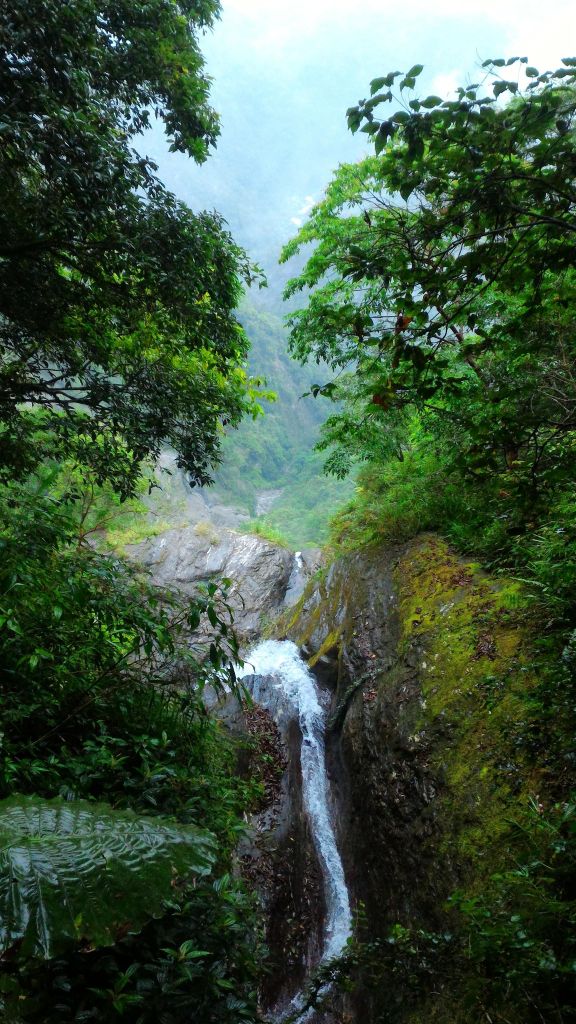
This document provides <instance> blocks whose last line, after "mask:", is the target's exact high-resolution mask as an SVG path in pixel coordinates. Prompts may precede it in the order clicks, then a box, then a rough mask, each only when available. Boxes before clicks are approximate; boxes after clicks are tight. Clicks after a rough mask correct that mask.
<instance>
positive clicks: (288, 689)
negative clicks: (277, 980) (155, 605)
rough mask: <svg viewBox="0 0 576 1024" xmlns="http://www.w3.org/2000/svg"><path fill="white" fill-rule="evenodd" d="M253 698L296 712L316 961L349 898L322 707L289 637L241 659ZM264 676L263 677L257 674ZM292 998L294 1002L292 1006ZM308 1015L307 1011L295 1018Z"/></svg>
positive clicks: (335, 943) (330, 946) (339, 939)
mask: <svg viewBox="0 0 576 1024" xmlns="http://www.w3.org/2000/svg"><path fill="white" fill-rule="evenodd" d="M251 675H254V676H255V677H256V678H255V679H254V681H253V684H252V696H253V697H254V700H255V701H257V702H258V703H259V704H261V705H262V706H263V707H265V708H267V709H268V710H269V711H270V713H271V714H272V716H273V717H276V718H278V717H279V716H281V717H283V716H285V715H286V712H288V713H292V714H294V716H296V715H297V716H298V720H299V723H300V731H301V734H302V748H301V755H300V759H301V767H302V793H303V801H304V808H305V811H306V813H307V815H308V818H309V821H310V827H311V831H312V834H313V838H314V844H315V847H316V851H317V854H318V860H319V862H320V867H321V871H322V877H323V882H324V892H325V900H326V924H325V934H324V945H323V951H322V960H329V959H331V958H332V957H335V956H337V955H338V954H339V953H340V952H341V951H342V949H343V947H344V945H345V943H346V940H347V939H348V937H349V935H350V934H351V921H352V919H351V914H350V902H349V899H348V889H347V887H346V881H345V879H344V869H343V866H342V860H341V858H340V854H339V852H338V847H337V845H336V836H335V834H334V828H333V826H332V821H331V815H330V804H329V789H328V780H327V777H326V764H325V747H324V731H325V712H324V710H323V708H322V706H321V703H320V700H319V697H318V691H317V687H316V683H315V681H314V678H313V676H312V675H311V673H310V672H309V671H308V669H307V668H306V665H305V664H304V662H303V661H302V659H301V658H300V655H299V653H298V648H297V646H296V644H294V643H292V642H291V641H288V640H285V641H277V640H266V641H264V642H263V643H261V644H259V645H258V647H256V648H255V650H254V651H252V653H251V654H250V655H249V656H248V658H247V659H246V666H245V670H244V678H245V679H246V682H248V678H247V677H249V676H251ZM260 677H264V678H260ZM297 1005H298V1000H297V1001H296V1002H295V1004H294V1006H295V1007H297ZM300 1019H301V1020H306V1019H308V1015H307V1016H305V1017H302V1018H300Z"/></svg>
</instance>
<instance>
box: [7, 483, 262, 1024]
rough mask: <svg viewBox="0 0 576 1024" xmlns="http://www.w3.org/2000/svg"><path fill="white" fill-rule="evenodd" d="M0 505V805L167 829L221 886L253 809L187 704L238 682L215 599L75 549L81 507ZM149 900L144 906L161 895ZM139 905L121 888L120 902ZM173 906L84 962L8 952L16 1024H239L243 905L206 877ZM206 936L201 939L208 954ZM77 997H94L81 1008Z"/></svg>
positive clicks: (175, 893)
mask: <svg viewBox="0 0 576 1024" xmlns="http://www.w3.org/2000/svg"><path fill="white" fill-rule="evenodd" d="M0 498H1V500H2V524H3V528H2V536H1V538H0V540H1V546H2V560H1V570H0V593H1V594H2V598H1V603H2V607H1V610H0V624H1V628H2V632H1V637H2V652H3V671H2V684H1V687H0V709H1V716H2V745H1V750H0V758H1V764H0V779H1V790H2V796H4V797H9V796H11V795H12V794H14V793H25V794H26V793H27V794H38V795H39V796H42V797H47V798H53V797H55V796H60V797H63V798H65V799H66V801H78V800H89V801H94V800H96V801H107V803H108V804H110V805H111V806H112V807H113V808H115V809H117V808H131V809H132V810H133V811H134V812H136V813H138V814H142V813H144V814H147V815H158V814H163V815H166V814H169V815H173V816H175V818H176V819H177V821H178V822H180V823H182V824H183V825H185V826H188V825H195V826H197V827H200V828H202V829H209V830H210V832H212V833H213V834H214V835H215V837H216V848H215V852H216V856H217V869H216V870H217V871H218V873H219V874H220V873H221V872H222V870H223V869H224V867H225V865H226V864H227V862H228V859H229V857H230V853H231V851H232V850H233V849H234V847H235V845H236V843H237V841H238V835H239V832H240V830H241V828H242V826H241V823H240V813H241V810H242V809H243V808H244V807H245V806H246V804H247V803H248V802H249V800H250V799H251V787H250V785H249V784H248V783H244V782H243V781H242V780H240V779H237V778H235V775H234V763H235V754H234V751H233V749H232V748H231V746H230V745H229V744H228V743H227V742H226V741H225V739H224V737H223V736H222V735H221V733H220V730H219V728H218V725H217V723H216V722H215V721H214V720H213V719H212V718H211V717H210V716H208V715H207V713H206V711H205V709H204V706H203V703H202V699H201V695H202V690H203V688H204V686H205V685H206V684H207V683H210V684H211V685H215V686H216V687H217V688H221V687H222V684H223V682H224V681H226V682H227V683H228V684H230V685H232V686H234V685H235V680H234V670H233V664H232V662H231V659H233V658H234V657H235V656H236V648H235V641H234V637H233V633H232V632H231V617H230V614H229V612H228V610H227V607H226V604H225V599H224V597H223V596H221V594H220V592H218V591H217V588H216V587H215V585H211V586H210V588H209V589H208V590H206V591H205V592H204V593H203V594H202V593H199V594H198V597H197V598H196V599H195V600H193V601H191V602H188V603H187V604H182V602H181V601H180V600H178V599H177V598H176V596H175V595H170V594H159V593H158V592H156V591H155V590H154V589H153V588H151V587H150V585H149V584H148V583H147V582H146V581H145V580H144V579H142V578H141V577H140V576H139V575H138V574H137V573H136V572H135V570H134V569H133V568H130V567H129V566H128V565H127V564H125V563H124V562H122V561H121V560H120V559H118V558H112V557H111V556H107V555H103V554H101V553H99V552H97V551H96V550H94V549H93V548H92V547H91V546H89V545H86V544H80V545H78V532H77V530H78V514H77V503H76V502H75V501H73V500H70V498H69V499H68V500H64V498H63V496H62V494H60V495H55V494H54V493H53V492H51V491H50V490H47V489H46V487H45V481H44V482H40V483H38V482H36V485H33V483H32V482H31V483H29V484H28V485H27V486H26V487H22V486H20V485H15V484H14V485H12V486H11V487H10V488H4V489H3V491H2V493H1V495H0ZM204 619H205V620H206V622H204ZM200 622H202V632H203V633H204V632H205V630H206V628H207V627H208V625H212V628H213V631H214V636H213V641H212V646H211V647H210V649H209V651H208V652H206V651H205V650H203V649H200V648H199V646H198V645H197V644H196V643H195V641H194V629H195V628H196V627H197V626H198V624H199V623H200ZM207 653H208V654H209V655H210V657H209V658H208V660H207V661H206V660H205V656H206V654H207ZM34 799H35V800H36V799H37V797H36V796H35V797H34ZM66 806H70V808H73V807H74V803H71V804H69V805H68V804H67V805H66ZM94 806H95V807H96V806H97V805H94ZM174 828H179V826H176V825H174ZM149 881H150V879H149ZM153 889H154V887H152V886H150V885H149V886H148V888H147V890H146V899H141V903H142V905H143V906H147V907H150V906H152V905H154V904H155V900H156V899H160V898H162V897H163V896H164V895H165V891H163V890H162V891H161V890H160V889H158V890H157V891H156V892H155V891H153ZM138 891H139V889H138V884H135V885H134V887H133V895H134V898H135V897H136V894H137V892H138ZM130 898H131V896H130V890H128V888H127V889H126V899H127V900H130ZM169 901H170V907H168V908H167V910H166V912H165V914H164V915H163V916H162V917H161V918H160V919H159V920H158V921H157V922H153V923H152V924H150V925H149V926H147V927H146V928H145V930H144V932H143V933H142V936H143V938H138V939H136V938H130V937H129V936H127V937H126V938H123V937H121V936H118V941H117V942H116V944H115V945H114V947H113V948H112V949H110V950H109V951H102V952H99V953H96V952H92V953H91V955H90V957H86V955H85V953H82V951H81V950H82V947H72V948H70V949H69V950H68V951H67V952H66V955H65V957H64V958H63V957H62V956H60V958H59V959H54V960H50V961H48V962H47V963H46V965H45V966H44V967H40V966H39V964H38V962H37V961H36V960H35V959H29V958H26V957H24V956H23V955H20V954H19V955H17V956H13V955H11V956H10V957H9V958H8V960H7V961H6V963H5V965H4V973H3V975H2V977H1V978H0V991H1V992H4V993H5V997H6V1000H8V1002H7V1003H6V1006H7V1007H11V1008H12V1010H11V1011H10V1012H13V1019H14V1020H26V1021H30V1022H33V1024H40V1022H42V1024H44V1022H46V1021H49V1020H53V1021H57V1020H58V1021H59V1020H66V1019H71V1020H72V1019H81V1016H80V1017H76V1015H77V1014H78V1013H79V1014H80V1015H82V1013H83V1012H84V1010H83V1009H82V1008H83V1007H85V1008H86V1017H85V1019H86V1020H91V1019H94V1017H95V1016H96V1018H98V1017H99V1016H100V1017H101V1015H102V1014H109V1015H110V1018H111V1019H114V1018H115V1016H116V1014H117V1013H120V1011H122V1012H123V1013H125V1014H128V1013H133V1014H134V1016H133V1018H131V1019H133V1020H134V1021H136V1020H140V1019H147V1020H156V1019H161V1018H162V1015H164V1016H165V1018H166V1019H170V1020H172V1021H177V1022H178V1024H180V1022H184V1021H186V1020H188V1019H189V1016H190V1012H191V1011H192V1010H193V1008H194V1007H195V1006H196V1005H201V1006H202V1007H206V1006H207V1005H212V1004H213V1005H214V1011H213V1019H214V1020H226V1021H229V1022H232V1021H237V1020H242V1019H251V1018H250V1016H249V1013H252V1010H250V1011H249V1010H248V1009H245V1017H242V1014H241V1012H240V1010H235V1009H234V1007H233V1001H234V999H237V1000H238V1001H239V1002H240V1003H242V1005H244V1007H245V1008H246V1007H250V1006H252V1007H253V996H252V995H250V992H253V989H254V977H255V972H256V969H257V967H256V965H257V963H258V959H259V957H260V954H259V953H258V947H257V944H255V922H254V920H253V917H252V911H251V909H250V906H249V903H247V901H246V898H245V896H244V895H243V894H242V892H241V891H240V890H239V888H238V886H237V885H236V884H235V883H231V882H226V883H225V884H224V885H223V886H222V887H216V888H214V878H212V879H211V881H210V882H209V883H206V885H203V886H196V888H193V889H192V890H190V889H189V887H187V886H182V887H172V886H170V897H169ZM155 905H156V906H158V904H155ZM86 913H87V917H86V920H88V911H87V912H86ZM202 922H206V929H207V931H208V932H210V929H212V931H211V932H210V934H211V935H212V939H211V940H210V941H211V944H210V945H206V941H208V939H207V937H206V936H205V934H204V929H203V924H202ZM209 922H212V924H210V923H209ZM79 929H80V931H81V924H80V925H79ZM216 937H217V938H216ZM183 943H189V945H188V946H186V947H185V949H184V952H183V953H182V954H180V953H179V952H178V950H179V948H180V946H181V945H182V944H183ZM202 950H208V951H211V952H210V957H211V959H210V960H208V959H207V958H206V963H205V962H204V958H203V957H202V956H198V957H197V956H196V955H195V953H196V952H197V951H202ZM208 963H209V964H210V968H209V969H208V967H207V964H208ZM201 966H202V969H201ZM91 987H93V988H95V989H98V988H101V989H102V991H101V992H100V994H93V995H91V996H88V995H87V993H88V991H89V989H90V988H91ZM10 993H12V995H10ZM87 999H88V1003H87V1002H86V1000H87ZM12 1000H13V1002H12ZM242 1001H243V1002H242ZM16 1008H17V1012H16ZM8 1012H9V1011H8V1010H6V1013H8ZM242 1012H244V1011H242ZM147 1013H149V1016H148V1017H145V1014H147ZM154 1014H156V1016H154ZM235 1014H236V1016H235ZM143 1015H144V1016H143ZM7 1019H10V1017H8V1018H7ZM105 1019H106V1018H105ZM128 1019H130V1018H128Z"/></svg>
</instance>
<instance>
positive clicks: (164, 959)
mask: <svg viewBox="0 0 576 1024" xmlns="http://www.w3.org/2000/svg"><path fill="white" fill-rule="evenodd" d="M254 936H255V921H254V914H253V910H252V907H251V904H250V901H249V900H248V898H247V897H246V895H245V893H243V892H242V891H241V889H240V888H239V886H238V884H237V883H234V882H233V881H231V879H230V878H229V877H228V876H227V875H221V876H220V877H218V878H216V879H214V880H204V879H199V880H198V882H197V884H196V885H195V886H194V887H193V888H189V889H188V890H187V891H186V893H185V894H183V898H181V899H180V900H178V901H173V902H172V905H171V907H170V908H169V912H168V913H167V914H166V915H165V916H164V917H163V918H162V919H161V920H159V921H155V922H153V923H152V924H150V925H149V926H148V927H147V928H145V929H144V931H143V932H141V933H140V934H139V935H138V936H127V937H126V938H124V939H121V940H120V941H119V942H117V943H116V944H115V945H114V946H113V947H111V948H110V947H109V948H106V949H100V950H94V951H92V952H90V954H89V955H87V953H86V950H82V949H81V948H80V949H78V950H76V951H75V952H72V953H70V954H69V955H68V956H67V957H66V958H64V957H60V958H56V959H54V960H49V961H44V962H38V961H27V962H26V961H24V962H20V964H19V965H18V969H17V968H15V967H14V965H11V968H10V969H9V970H8V971H7V972H6V973H5V974H4V977H3V978H0V1007H1V1008H2V1010H3V1012H4V1014H5V1019H6V1020H9V1021H10V1022H11V1024H12V1022H13V1024H15V1022H16V1021H19V1022H22V1024H24V1022H25V1024H62V1022H64V1021H76V1022H82V1024H85V1022H89V1021H95V1020H98V1021H115V1020H117V1019H119V1018H122V1020H124V1021H127V1022H128V1024H157V1022H158V1021H162V1022H166V1024H185V1022H188V1021H189V1020H190V1016H191V1014H193V1015H195V1014H196V1015H197V1019H199V1020H203V1021H211V1022H218V1024H220V1022H222V1024H254V1022H255V1021H256V1019H257V1018H256V1010H255V1001H256V1000H255V984H256V977H257V971H258V967H259V964H258V958H259V955H260V950H259V948H258V946H255V942H254Z"/></svg>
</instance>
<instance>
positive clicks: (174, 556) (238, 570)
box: [130, 523, 294, 644]
mask: <svg viewBox="0 0 576 1024" xmlns="http://www.w3.org/2000/svg"><path fill="white" fill-rule="evenodd" d="M130 554H131V556H132V557H133V558H134V559H135V560H136V561H138V562H140V563H141V564H143V565H144V566H146V568H148V569H149V570H150V571H151V574H152V581H153V583H155V584H156V585H158V586H159V587H163V588H165V589H170V590H173V589H176V590H179V591H180V592H182V593H183V594H185V595H193V594H194V593H195V592H196V588H197V585H198V583H199V582H202V581H207V580H218V579H222V578H228V579H231V580H232V588H231V591H230V604H231V605H232V607H233V609H234V622H235V628H236V631H237V634H238V636H239V638H240V640H241V642H242V643H243V644H250V643H252V642H253V641H254V640H255V639H256V638H257V637H258V636H259V635H260V634H261V632H262V628H263V626H264V625H265V623H266V621H267V620H268V619H269V618H271V617H272V616H273V615H275V614H277V613H278V611H279V610H280V609H281V608H282V606H283V602H284V597H285V594H286V591H287V588H288V583H289V580H290V576H291V573H292V569H293V565H294V555H293V553H292V552H291V551H288V550H286V549H285V548H281V547H278V546H277V545H276V544H271V543H270V542H269V541H266V540H262V539H261V538H260V537H255V536H252V535H250V534H240V533H235V532H234V531H233V530H228V529H226V528H219V527H216V526H214V525H213V524H211V523H197V524H196V525H195V526H185V527H181V528H178V529H173V530H168V531H166V532H165V533H163V534H161V535H160V536H158V537H152V538H150V539H149V540H146V541H145V542H144V543H142V544H138V545H135V546H134V547H132V548H131V550H130Z"/></svg>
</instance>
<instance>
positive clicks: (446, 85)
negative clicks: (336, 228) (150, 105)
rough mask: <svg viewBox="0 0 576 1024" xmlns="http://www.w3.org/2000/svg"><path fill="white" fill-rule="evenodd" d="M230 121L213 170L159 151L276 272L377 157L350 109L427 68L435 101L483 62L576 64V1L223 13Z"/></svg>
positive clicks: (214, 56)
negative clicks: (352, 125) (376, 87)
mask: <svg viewBox="0 0 576 1024" xmlns="http://www.w3.org/2000/svg"><path fill="white" fill-rule="evenodd" d="M203 49H204V52H205V54H206V58H207V64H208V71H209V73H210V74H211V76H212V77H213V79H214V84H213V93H212V99H213V105H214V106H215V107H216V109H217V110H218V111H219V112H220V115H221V119H222V136H221V138H220V141H219V144H218V149H217V152H216V153H215V154H214V155H213V156H212V157H211V159H210V160H209V161H208V162H207V163H206V164H204V165H203V167H201V168H196V167H195V165H194V164H193V163H192V162H191V161H190V160H187V159H185V158H184V157H182V156H180V155H177V154H174V155H170V154H168V153H167V151H166V147H165V146H164V144H163V140H162V138H161V136H160V133H159V132H158V133H157V132H155V133H153V135H152V136H151V137H149V138H148V139H147V146H146V148H147V151H148V153H149V155H150V156H153V157H154V158H156V159H157V160H158V162H159V164H160V170H161V176H162V178H163V179H164V181H165V182H166V184H167V185H168V186H169V187H170V188H172V189H173V190H174V191H175V192H176V193H177V194H178V195H179V196H181V197H182V198H183V199H185V200H186V201H187V202H188V203H189V204H190V205H191V206H192V207H194V208H199V207H207V208H216V209H219V210H220V211H221V212H222V213H223V214H224V216H225V217H226V218H227V220H228V222H229V224H230V226H231V228H232V230H233V233H234V234H235V236H236V237H237V238H238V241H240V242H242V244H244V245H246V246H247V247H248V248H249V249H250V251H251V255H252V256H253V257H254V258H255V259H257V260H259V261H260V262H262V263H264V264H265V265H266V267H267V269H268V270H270V269H271V268H272V267H273V265H274V263H275V260H276V254H277V250H278V247H279V245H280V243H281V242H282V241H283V240H285V239H286V238H288V237H289V236H290V235H291V234H292V233H293V232H294V231H295V225H296V224H297V222H298V221H300V220H302V219H303V218H304V217H305V214H306V210H307V209H308V208H309V206H310V203H311V202H312V201H313V200H314V199H317V198H319V197H320V195H321V194H322V190H323V187H324V186H325V185H326V183H327V181H328V180H329V178H330V174H331V171H332V170H333V169H334V168H335V167H336V166H337V164H338V163H339V162H342V161H345V160H351V159H357V158H359V157H360V156H361V155H362V153H363V152H364V151H366V138H365V136H360V137H353V136H352V135H351V134H350V133H349V132H348V130H347V127H346V120H345V111H346V108H347V107H348V106H350V105H352V104H354V103H356V102H357V101H358V100H359V99H361V98H362V97H364V96H366V95H368V93H369V82H370V79H371V78H374V77H376V76H378V75H383V74H386V72H387V71H392V70H402V71H406V70H408V68H409V67H410V66H411V65H412V64H415V63H422V64H424V65H425V72H424V74H423V75H422V78H421V83H422V92H423V93H424V94H425V95H426V94H427V93H428V92H435V93H439V94H440V95H442V96H444V95H447V94H448V93H449V91H450V90H451V89H452V88H453V87H454V86H455V85H457V84H464V83H465V82H466V81H479V80H480V79H479V77H478V75H479V74H480V72H479V71H478V68H479V65H480V63H481V62H482V60H485V59H486V58H488V57H497V56H506V57H508V56H513V55H519V56H527V57H528V58H529V61H530V63H531V64H534V65H536V67H538V68H539V69H540V70H547V69H549V68H552V67H556V66H558V64H559V61H560V58H561V57H565V56H573V55H575V54H576V2H575V0H547V2H546V3H542V0H539V2H537V0H508V2H507V0H436V2H434V0H431V2H426V0H284V2H282V0H223V15H222V19H221V21H220V22H219V23H218V24H217V25H216V28H215V30H214V32H213V33H211V34H210V35H208V36H206V37H205V39H204V43H203Z"/></svg>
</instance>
